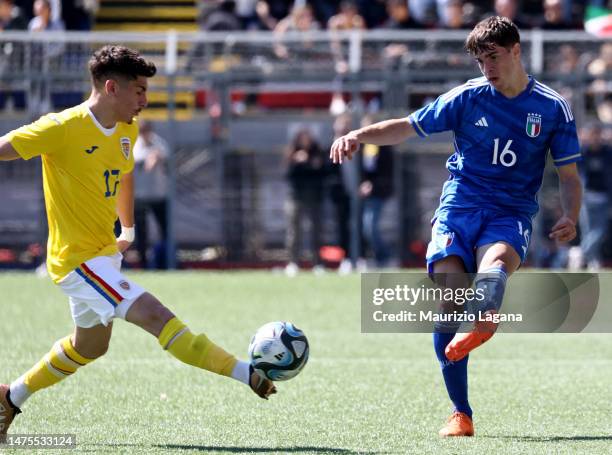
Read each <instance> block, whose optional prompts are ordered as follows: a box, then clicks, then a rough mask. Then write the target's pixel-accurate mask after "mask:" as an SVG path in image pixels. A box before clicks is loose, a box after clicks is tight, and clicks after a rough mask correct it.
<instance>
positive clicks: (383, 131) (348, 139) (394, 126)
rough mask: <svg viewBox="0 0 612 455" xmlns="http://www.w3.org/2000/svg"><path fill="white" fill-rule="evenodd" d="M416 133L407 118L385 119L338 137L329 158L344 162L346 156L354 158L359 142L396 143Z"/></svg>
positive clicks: (336, 161) (335, 161) (375, 143)
mask: <svg viewBox="0 0 612 455" xmlns="http://www.w3.org/2000/svg"><path fill="white" fill-rule="evenodd" d="M415 135H416V132H415V131H414V128H413V127H412V125H411V124H410V122H409V121H408V119H407V118H398V119H391V120H384V121H382V122H378V123H374V124H372V125H368V126H365V127H363V128H360V129H358V130H354V131H351V132H350V133H348V134H346V135H344V136H342V137H339V138H338V139H336V140H335V141H334V143H333V144H332V146H331V150H330V152H329V159H330V160H332V161H333V162H334V163H342V160H343V159H344V157H347V158H348V159H349V160H350V159H352V158H353V153H355V152H356V151H357V149H358V148H359V144H374V145H395V144H399V143H400V142H404V141H405V140H406V139H408V138H409V137H412V136H415Z"/></svg>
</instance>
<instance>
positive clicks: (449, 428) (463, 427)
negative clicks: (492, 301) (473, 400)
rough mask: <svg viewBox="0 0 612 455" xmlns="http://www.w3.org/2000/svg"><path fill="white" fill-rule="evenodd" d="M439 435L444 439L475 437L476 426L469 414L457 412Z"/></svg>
mask: <svg viewBox="0 0 612 455" xmlns="http://www.w3.org/2000/svg"><path fill="white" fill-rule="evenodd" d="M438 434H439V435H440V437H442V438H448V437H450V436H474V424H473V423H472V419H470V417H469V416H468V415H467V414H465V413H463V412H459V411H455V412H453V415H452V416H450V417H449V418H448V420H447V421H446V425H445V426H444V428H442V429H441V430H440V431H439V433H438Z"/></svg>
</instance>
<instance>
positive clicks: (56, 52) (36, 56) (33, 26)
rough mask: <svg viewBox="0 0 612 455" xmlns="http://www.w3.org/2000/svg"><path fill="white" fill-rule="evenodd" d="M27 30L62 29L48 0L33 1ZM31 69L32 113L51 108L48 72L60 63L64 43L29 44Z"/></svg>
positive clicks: (36, 31)
mask: <svg viewBox="0 0 612 455" xmlns="http://www.w3.org/2000/svg"><path fill="white" fill-rule="evenodd" d="M28 30H29V31H31V32H34V33H38V32H54V31H62V30H64V23H63V22H62V20H61V19H53V14H52V11H51V3H50V2H49V0H36V1H35V2H34V17H33V18H32V20H30V23H29V24H28ZM31 49H32V55H31V64H32V70H33V71H34V72H35V74H36V76H37V77H36V78H33V79H32V81H31V86H30V110H31V111H32V112H33V113H40V112H48V111H49V110H51V80H50V76H49V75H50V73H51V72H53V71H56V70H57V68H58V67H59V65H60V63H61V57H62V53H63V52H64V45H63V44H62V43H58V42H55V43H54V42H52V41H51V42H44V43H35V44H33V45H32V46H31Z"/></svg>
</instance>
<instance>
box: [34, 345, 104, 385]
mask: <svg viewBox="0 0 612 455" xmlns="http://www.w3.org/2000/svg"><path fill="white" fill-rule="evenodd" d="M92 360H93V359H87V358H85V357H83V356H82V355H80V354H79V353H78V352H76V350H75V349H74V347H73V346H72V342H71V341H70V336H67V337H65V338H62V339H61V340H59V341H57V342H56V343H55V344H54V345H53V348H51V350H50V351H49V352H48V353H47V354H46V355H45V356H44V357H43V358H42V359H41V360H40V361H39V362H38V363H37V364H36V365H34V366H33V367H32V368H31V369H30V370H29V371H28V372H27V373H26V374H24V375H23V383H24V384H25V385H26V387H27V388H28V391H29V392H30V393H34V392H37V391H38V390H40V389H44V388H45V387H49V386H52V385H53V384H56V383H58V382H60V381H61V380H62V379H65V378H67V377H68V376H70V375H71V374H72V373H74V372H75V371H76V370H78V369H79V368H80V367H82V366H84V365H87V364H88V363H90V362H91V361H92Z"/></svg>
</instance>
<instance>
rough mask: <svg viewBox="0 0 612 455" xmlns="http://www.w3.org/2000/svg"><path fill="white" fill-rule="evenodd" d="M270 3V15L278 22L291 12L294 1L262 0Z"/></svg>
mask: <svg viewBox="0 0 612 455" xmlns="http://www.w3.org/2000/svg"><path fill="white" fill-rule="evenodd" d="M260 1H263V2H264V3H266V4H267V5H268V11H269V13H270V16H271V17H272V18H273V19H274V20H275V21H276V22H277V23H278V22H280V21H281V20H283V19H284V18H286V17H287V16H289V14H290V13H291V8H292V6H293V2H291V1H287V0H260Z"/></svg>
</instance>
